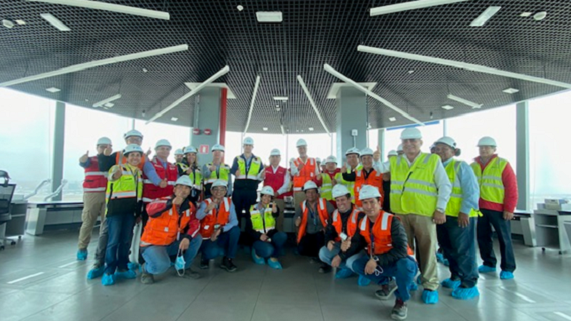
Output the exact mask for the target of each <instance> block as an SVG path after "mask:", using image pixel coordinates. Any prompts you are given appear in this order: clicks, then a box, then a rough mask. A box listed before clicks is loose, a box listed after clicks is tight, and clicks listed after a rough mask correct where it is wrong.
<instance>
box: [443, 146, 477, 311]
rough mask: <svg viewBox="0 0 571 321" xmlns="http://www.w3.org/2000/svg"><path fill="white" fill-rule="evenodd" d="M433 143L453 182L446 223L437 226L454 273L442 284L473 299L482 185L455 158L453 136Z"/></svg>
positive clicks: (458, 152)
mask: <svg viewBox="0 0 571 321" xmlns="http://www.w3.org/2000/svg"><path fill="white" fill-rule="evenodd" d="M434 145H435V152H436V154H438V156H440V159H442V165H443V166H444V169H445V170H446V173H447V174H448V178H449V179H450V182H451V183H452V194H451V195H450V201H448V205H447V206H446V212H445V214H446V222H445V223H444V224H441V225H438V226H437V227H436V233H437V236H438V243H439V244H440V248H441V249H442V252H443V254H444V257H445V258H446V259H447V260H448V261H449V263H450V264H449V268H450V274H451V276H450V278H448V279H446V280H444V281H443V282H442V286H444V287H446V288H451V289H452V296H453V297H454V298H457V299H463V300H467V299H472V298H474V297H476V296H478V295H479V292H478V288H477V287H476V283H477V281H478V270H477V265H476V218H477V216H478V212H479V210H478V199H479V195H480V188H479V186H478V181H477V179H476V176H475V175H474V172H473V171H472V169H471V168H470V166H469V165H468V164H467V163H466V162H463V161H460V160H456V159H455V158H454V156H460V149H458V148H457V147H456V142H455V141H454V139H452V138H451V137H447V136H444V137H442V138H440V139H439V140H437V141H436V142H435V143H434Z"/></svg>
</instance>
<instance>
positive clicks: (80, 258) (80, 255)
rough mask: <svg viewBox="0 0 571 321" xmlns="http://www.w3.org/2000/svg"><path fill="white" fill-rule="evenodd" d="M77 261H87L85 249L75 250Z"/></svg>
mask: <svg viewBox="0 0 571 321" xmlns="http://www.w3.org/2000/svg"><path fill="white" fill-rule="evenodd" d="M77 260H78V261H85V260H87V249H79V250H77Z"/></svg>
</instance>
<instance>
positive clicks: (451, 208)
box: [444, 159, 478, 217]
mask: <svg viewBox="0 0 571 321" xmlns="http://www.w3.org/2000/svg"><path fill="white" fill-rule="evenodd" d="M462 163H463V162H462V161H457V160H455V159H452V160H451V161H450V162H449V163H448V165H446V167H445V168H444V169H445V170H446V174H447V175H448V179H449V180H450V183H451V184H452V194H450V200H449V201H448V205H446V211H445V214H446V215H448V216H454V217H458V214H460V209H461V208H462V195H464V194H463V193H462V186H460V180H459V179H457V178H458V170H459V169H460V166H461V164H462ZM467 214H469V216H470V217H476V216H478V211H476V210H474V209H473V208H472V209H471V210H470V213H467Z"/></svg>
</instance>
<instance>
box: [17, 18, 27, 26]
mask: <svg viewBox="0 0 571 321" xmlns="http://www.w3.org/2000/svg"><path fill="white" fill-rule="evenodd" d="M16 23H17V24H19V25H20V26H23V25H25V24H26V21H24V20H22V19H18V20H16Z"/></svg>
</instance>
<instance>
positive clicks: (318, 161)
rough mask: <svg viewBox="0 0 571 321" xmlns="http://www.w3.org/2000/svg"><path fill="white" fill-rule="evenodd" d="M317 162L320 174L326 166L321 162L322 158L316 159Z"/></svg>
mask: <svg viewBox="0 0 571 321" xmlns="http://www.w3.org/2000/svg"><path fill="white" fill-rule="evenodd" d="M315 162H316V163H317V168H319V172H322V171H323V167H324V166H323V165H325V164H323V163H322V162H321V158H319V157H315Z"/></svg>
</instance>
